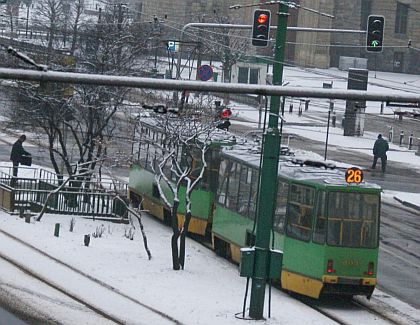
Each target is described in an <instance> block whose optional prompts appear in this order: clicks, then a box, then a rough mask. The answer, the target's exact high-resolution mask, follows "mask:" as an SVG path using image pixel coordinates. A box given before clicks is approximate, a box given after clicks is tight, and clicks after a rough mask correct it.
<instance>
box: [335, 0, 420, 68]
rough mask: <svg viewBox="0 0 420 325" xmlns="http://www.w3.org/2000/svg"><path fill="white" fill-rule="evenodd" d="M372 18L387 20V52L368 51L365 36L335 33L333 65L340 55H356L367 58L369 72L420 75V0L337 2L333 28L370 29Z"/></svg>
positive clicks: (384, 42) (385, 44) (336, 63)
mask: <svg viewBox="0 0 420 325" xmlns="http://www.w3.org/2000/svg"><path fill="white" fill-rule="evenodd" d="M369 15H382V16H384V17H385V32H384V41H383V44H384V48H383V51H382V52H381V53H372V52H366V49H365V43H366V36H365V35H360V36H359V37H356V36H355V35H353V34H348V35H345V34H341V35H339V34H334V35H332V39H331V44H332V45H333V47H331V48H330V57H331V66H338V65H339V60H340V56H354V57H361V58H366V59H367V60H368V69H369V70H380V71H391V72H402V73H414V74H420V0H356V1H335V5H334V16H335V17H336V18H335V19H334V22H333V25H332V27H333V28H344V29H360V30H366V29H367V19H368V17H369ZM410 40H411V45H409V42H410ZM340 45H342V47H340ZM346 45H353V46H354V47H346Z"/></svg>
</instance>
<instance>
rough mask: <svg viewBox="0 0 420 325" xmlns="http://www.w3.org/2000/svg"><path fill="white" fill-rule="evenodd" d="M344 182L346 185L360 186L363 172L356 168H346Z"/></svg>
mask: <svg viewBox="0 0 420 325" xmlns="http://www.w3.org/2000/svg"><path fill="white" fill-rule="evenodd" d="M346 182H347V183H348V184H360V183H361V182H363V171H362V170H361V169H360V168H357V167H351V168H347V170H346Z"/></svg>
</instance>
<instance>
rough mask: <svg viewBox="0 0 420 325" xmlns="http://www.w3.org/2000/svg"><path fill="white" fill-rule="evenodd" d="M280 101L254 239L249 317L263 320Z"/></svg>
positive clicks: (282, 34)
mask: <svg viewBox="0 0 420 325" xmlns="http://www.w3.org/2000/svg"><path fill="white" fill-rule="evenodd" d="M287 17H288V7H287V6H286V5H284V4H279V13H278V23H277V34H276V48H275V54H274V65H273V85H277V86H281V84H282V82H283V61H284V47H285V44H286V29H287ZM279 113H280V97H279V96H272V97H271V104H270V116H269V120H268V127H267V129H266V133H265V134H264V142H263V149H262V150H263V158H262V159H263V160H262V168H261V171H260V173H261V175H260V179H261V182H260V188H259V191H258V193H259V194H258V196H259V199H258V213H257V227H256V238H255V262H254V275H253V277H252V288H251V303H250V309H249V316H250V317H252V318H254V319H262V318H263V311H264V298H265V286H266V282H267V274H268V270H269V262H270V236H271V230H272V225H273V215H274V206H275V205H274V204H273V202H275V201H276V193H277V176H278V164H279V151H280V142H281V134H280V130H279Z"/></svg>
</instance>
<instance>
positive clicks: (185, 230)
mask: <svg viewBox="0 0 420 325" xmlns="http://www.w3.org/2000/svg"><path fill="white" fill-rule="evenodd" d="M190 220H191V211H188V212H187V213H186V214H185V220H184V227H183V228H182V231H181V241H180V244H179V245H180V247H179V264H181V267H182V269H184V265H185V237H186V236H187V233H188V227H189V225H190Z"/></svg>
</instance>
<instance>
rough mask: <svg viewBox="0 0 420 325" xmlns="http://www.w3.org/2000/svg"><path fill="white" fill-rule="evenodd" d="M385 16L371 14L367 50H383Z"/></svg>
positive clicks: (368, 25) (368, 24)
mask: <svg viewBox="0 0 420 325" xmlns="http://www.w3.org/2000/svg"><path fill="white" fill-rule="evenodd" d="M384 27H385V18H384V16H373V15H372V16H369V17H368V23H367V34H366V51H368V52H382V46H383V41H384Z"/></svg>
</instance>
